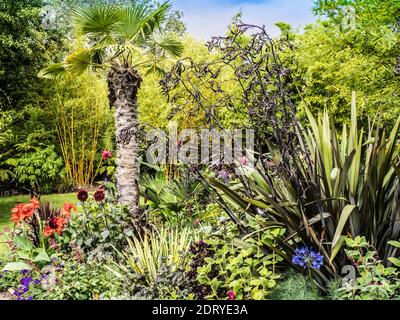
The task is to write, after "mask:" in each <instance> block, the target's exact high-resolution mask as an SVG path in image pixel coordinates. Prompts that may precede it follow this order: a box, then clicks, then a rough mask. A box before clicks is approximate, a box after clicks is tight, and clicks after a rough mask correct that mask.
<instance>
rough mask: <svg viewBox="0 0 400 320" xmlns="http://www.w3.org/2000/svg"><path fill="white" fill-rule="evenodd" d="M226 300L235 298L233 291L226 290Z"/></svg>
mask: <svg viewBox="0 0 400 320" xmlns="http://www.w3.org/2000/svg"><path fill="white" fill-rule="evenodd" d="M228 300H235V292H233V291H229V292H228Z"/></svg>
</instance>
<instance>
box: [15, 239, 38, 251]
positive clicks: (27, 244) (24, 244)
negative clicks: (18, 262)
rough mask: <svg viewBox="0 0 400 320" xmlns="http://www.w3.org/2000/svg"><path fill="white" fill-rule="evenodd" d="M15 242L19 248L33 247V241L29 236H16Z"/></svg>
mask: <svg viewBox="0 0 400 320" xmlns="http://www.w3.org/2000/svg"><path fill="white" fill-rule="evenodd" d="M13 241H14V244H15V246H16V247H17V248H18V249H21V250H23V251H27V252H29V251H31V250H32V249H33V245H32V242H30V241H29V240H28V239H27V238H24V237H15V238H14V240H13Z"/></svg>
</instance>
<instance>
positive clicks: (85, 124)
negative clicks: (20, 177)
mask: <svg viewBox="0 0 400 320" xmlns="http://www.w3.org/2000/svg"><path fill="white" fill-rule="evenodd" d="M56 81H57V82H56V93H55V99H54V101H53V105H52V111H53V112H52V114H53V117H54V119H55V125H56V132H57V137H58V140H59V143H60V147H61V152H62V156H63V159H64V163H65V170H66V176H67V178H68V180H69V181H71V182H72V183H73V184H74V185H75V186H78V187H80V186H88V185H91V184H92V183H93V181H94V179H95V177H96V175H97V173H98V169H99V167H100V165H101V157H100V156H99V154H100V151H101V132H103V131H104V130H105V129H106V126H107V125H109V124H110V119H111V118H110V112H109V110H108V98H107V87H106V86H105V84H104V81H101V79H99V78H97V77H96V76H95V75H92V74H85V75H82V76H79V77H75V76H74V77H72V76H67V77H65V78H63V79H62V80H56Z"/></svg>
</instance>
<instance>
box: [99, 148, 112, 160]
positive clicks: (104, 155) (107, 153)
mask: <svg viewBox="0 0 400 320" xmlns="http://www.w3.org/2000/svg"><path fill="white" fill-rule="evenodd" d="M111 157H112V152H111V151H108V150H103V152H102V153H101V158H102V159H103V161H105V160H107V159H110V158H111Z"/></svg>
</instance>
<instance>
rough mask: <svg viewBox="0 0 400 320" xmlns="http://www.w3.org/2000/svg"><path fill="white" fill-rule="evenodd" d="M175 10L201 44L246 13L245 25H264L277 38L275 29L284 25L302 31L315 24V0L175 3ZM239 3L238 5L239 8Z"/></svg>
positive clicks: (183, 0)
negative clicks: (238, 15)
mask: <svg viewBox="0 0 400 320" xmlns="http://www.w3.org/2000/svg"><path fill="white" fill-rule="evenodd" d="M173 3H174V7H175V8H176V9H178V10H181V11H183V13H184V21H185V22H186V24H187V26H188V32H189V33H190V34H192V35H193V36H194V37H196V38H198V39H201V40H209V39H210V38H211V36H216V35H223V34H224V33H225V32H226V29H227V26H228V25H229V23H230V21H231V19H232V17H233V16H234V15H235V14H236V13H237V12H239V10H240V9H242V10H243V22H245V23H251V24H256V25H265V26H266V28H267V30H268V32H269V33H270V34H271V35H272V36H275V35H278V34H279V29H278V28H277V27H275V26H274V24H275V23H276V22H278V21H284V22H287V23H290V24H292V25H293V27H295V28H298V27H303V26H305V25H306V24H308V23H311V22H313V21H315V18H314V17H313V15H312V12H311V7H312V0H269V1H262V0H261V1H254V0H253V1H245V0H243V1H239V0H223V1H218V0H174V1H173ZM238 3H239V4H238Z"/></svg>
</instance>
